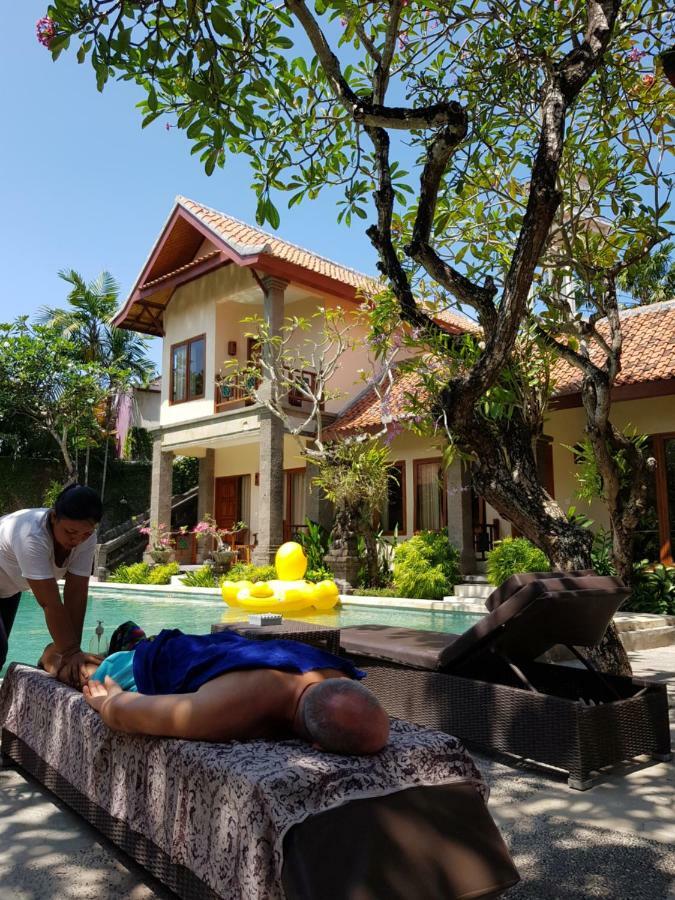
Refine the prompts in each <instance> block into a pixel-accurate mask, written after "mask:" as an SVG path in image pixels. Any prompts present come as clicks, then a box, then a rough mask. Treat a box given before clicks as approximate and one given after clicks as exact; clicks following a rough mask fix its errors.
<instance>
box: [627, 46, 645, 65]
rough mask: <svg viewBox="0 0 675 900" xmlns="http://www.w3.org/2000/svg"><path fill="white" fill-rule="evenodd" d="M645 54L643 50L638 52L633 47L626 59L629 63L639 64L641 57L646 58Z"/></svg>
mask: <svg viewBox="0 0 675 900" xmlns="http://www.w3.org/2000/svg"><path fill="white" fill-rule="evenodd" d="M646 55H647V53H646V51H645V50H638V48H637V47H633V49H632V50H631V51H630V53H629V54H628V59H629V60H630V61H631V62H640V60H641V59H642V57H643V56H646Z"/></svg>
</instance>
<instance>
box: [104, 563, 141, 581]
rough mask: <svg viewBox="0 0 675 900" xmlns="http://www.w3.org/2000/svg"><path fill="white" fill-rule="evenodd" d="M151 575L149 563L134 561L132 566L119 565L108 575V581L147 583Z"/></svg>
mask: <svg viewBox="0 0 675 900" xmlns="http://www.w3.org/2000/svg"><path fill="white" fill-rule="evenodd" d="M149 577H150V566H149V565H148V564H147V563H143V562H140V563H133V564H132V565H130V566H118V567H117V568H116V569H114V570H113V571H112V572H111V573H110V575H109V576H108V581H112V582H116V583H117V584H147V583H148V578H149Z"/></svg>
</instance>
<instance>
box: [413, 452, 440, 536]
mask: <svg viewBox="0 0 675 900" xmlns="http://www.w3.org/2000/svg"><path fill="white" fill-rule="evenodd" d="M427 463H438V465H439V466H440V467H441V471H442V472H443V487H442V490H441V531H443V530H447V527H448V489H447V488H448V485H447V473H446V472H445V471H444V469H443V460H442V458H441V457H440V456H429V457H424V459H414V460H413V534H417V532H418V531H421V530H422V529H421V528H420V527H419V522H418V519H417V485H418V482H417V472H418V470H419V467H420V466H422V465H425V464H427Z"/></svg>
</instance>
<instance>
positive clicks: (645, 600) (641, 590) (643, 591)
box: [625, 559, 675, 616]
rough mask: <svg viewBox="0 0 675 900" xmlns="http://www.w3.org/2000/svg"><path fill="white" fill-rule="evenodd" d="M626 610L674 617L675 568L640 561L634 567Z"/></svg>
mask: <svg viewBox="0 0 675 900" xmlns="http://www.w3.org/2000/svg"><path fill="white" fill-rule="evenodd" d="M631 587H632V591H631V595H630V597H629V598H628V600H627V602H626V606H625V608H626V609H629V610H633V611H634V612H645V613H658V614H660V615H671V616H672V615H675V566H666V565H664V564H663V563H659V564H657V565H653V564H651V563H649V562H647V560H646V559H645V560H642V561H641V562H640V563H639V564H638V565H636V567H635V578H634V580H633V584H632V585H631Z"/></svg>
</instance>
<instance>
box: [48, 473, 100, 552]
mask: <svg viewBox="0 0 675 900" xmlns="http://www.w3.org/2000/svg"><path fill="white" fill-rule="evenodd" d="M102 516H103V504H102V503H101V498H100V497H99V495H98V494H97V493H96V491H93V490H92V489H91V488H90V487H85V485H82V484H70V485H68V487H67V488H64V489H63V490H62V491H61V493H60V494H59V496H58V497H57V498H56V500H55V501H54V506H53V508H52V511H51V513H50V518H51V524H52V532H53V534H54V539H55V540H56V542H57V543H58V544H60V545H61V546H62V547H65V548H66V549H67V550H72V548H73V547H77V545H78V544H81V543H82V542H83V541H86V540H87V538H88V537H91V535H92V534H93V533H94V531H96V527H97V525H98V523H99V522H100V521H101V517H102Z"/></svg>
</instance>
